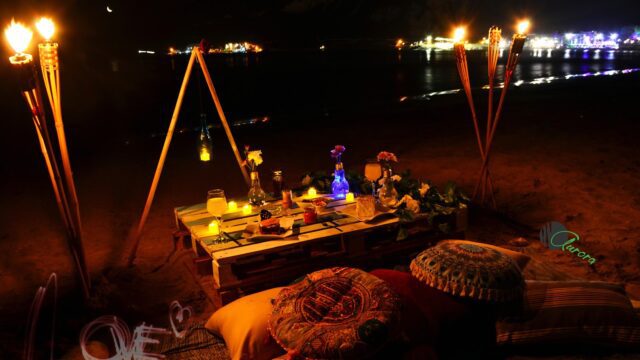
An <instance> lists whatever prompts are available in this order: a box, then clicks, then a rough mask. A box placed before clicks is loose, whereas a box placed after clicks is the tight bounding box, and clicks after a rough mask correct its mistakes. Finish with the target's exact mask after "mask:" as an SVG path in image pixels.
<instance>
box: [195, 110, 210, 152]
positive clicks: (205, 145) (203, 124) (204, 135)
mask: <svg viewBox="0 0 640 360" xmlns="http://www.w3.org/2000/svg"><path fill="white" fill-rule="evenodd" d="M212 150H213V140H212V139H211V133H209V125H208V124H207V115H206V114H200V136H199V137H198V155H199V156H200V161H203V162H207V161H211V152H212Z"/></svg>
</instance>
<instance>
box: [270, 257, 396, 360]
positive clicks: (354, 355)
mask: <svg viewBox="0 0 640 360" xmlns="http://www.w3.org/2000/svg"><path fill="white" fill-rule="evenodd" d="M399 312H400V299H399V297H398V296H397V295H396V294H395V293H394V292H393V290H391V288H390V287H389V286H388V285H387V284H386V283H385V282H384V281H383V280H380V279H379V278H377V277H375V276H373V275H370V274H368V273H366V272H364V271H361V270H358V269H352V268H330V269H324V270H320V271H316V272H314V273H311V274H309V275H307V276H306V277H305V278H303V279H302V280H301V281H300V282H298V283H295V284H293V285H291V286H289V287H287V288H284V289H283V290H282V291H281V292H280V294H279V295H278V297H277V298H276V300H275V302H274V306H273V313H272V315H271V318H270V319H269V330H270V331H271V335H272V336H273V338H274V339H276V341H278V343H279V344H280V345H281V346H282V347H283V348H285V349H286V350H287V351H288V352H289V354H291V355H296V356H302V357H304V358H308V359H361V358H363V357H366V356H368V355H370V354H372V353H374V352H375V351H377V350H379V349H380V348H381V347H382V346H383V345H384V344H385V343H386V342H387V340H389V339H391V338H392V337H393V335H394V333H395V330H396V327H397V322H398V317H399Z"/></svg>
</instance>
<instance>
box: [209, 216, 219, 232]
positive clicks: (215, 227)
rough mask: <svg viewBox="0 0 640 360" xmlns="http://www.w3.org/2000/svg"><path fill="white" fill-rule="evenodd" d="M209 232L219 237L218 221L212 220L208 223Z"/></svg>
mask: <svg viewBox="0 0 640 360" xmlns="http://www.w3.org/2000/svg"><path fill="white" fill-rule="evenodd" d="M209 232H210V233H211V235H220V228H219V227H218V220H213V221H212V222H210V223H209Z"/></svg>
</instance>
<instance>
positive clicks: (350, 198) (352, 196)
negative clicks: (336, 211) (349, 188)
mask: <svg viewBox="0 0 640 360" xmlns="http://www.w3.org/2000/svg"><path fill="white" fill-rule="evenodd" d="M355 199H356V198H355V196H354V195H353V193H352V192H349V193H347V197H346V199H345V200H347V202H353V201H355Z"/></svg>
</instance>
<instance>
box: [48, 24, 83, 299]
mask: <svg viewBox="0 0 640 360" xmlns="http://www.w3.org/2000/svg"><path fill="white" fill-rule="evenodd" d="M36 28H37V29H38V32H40V35H41V36H42V38H44V40H45V41H44V42H43V43H40V44H39V45H38V51H39V53H40V69H41V71H42V78H43V80H44V86H45V89H46V90H47V96H48V98H49V104H50V105H51V111H52V113H53V120H54V122H55V128H56V134H57V135H58V146H59V148H60V158H61V160H62V168H63V171H64V179H65V182H66V190H67V195H68V197H69V212H70V213H71V219H72V220H73V223H74V225H75V231H76V237H75V238H76V246H77V248H78V252H79V256H80V259H78V260H79V266H80V267H81V268H82V271H81V274H82V277H83V281H84V282H85V283H84V284H83V285H84V286H85V287H86V289H88V288H89V287H90V285H89V277H88V270H87V265H86V262H85V259H84V249H83V244H82V221H81V219H80V207H79V205H78V195H77V191H76V185H75V182H74V180H73V171H72V170H71V161H70V160H69V150H68V148H67V137H66V135H65V132H64V122H63V121H62V105H61V101H60V66H59V61H58V43H56V42H53V41H51V38H52V37H53V34H54V31H55V26H54V24H53V21H52V20H51V19H48V18H44V17H43V18H41V19H40V20H39V21H38V22H37V23H36Z"/></svg>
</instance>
